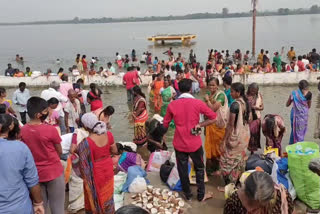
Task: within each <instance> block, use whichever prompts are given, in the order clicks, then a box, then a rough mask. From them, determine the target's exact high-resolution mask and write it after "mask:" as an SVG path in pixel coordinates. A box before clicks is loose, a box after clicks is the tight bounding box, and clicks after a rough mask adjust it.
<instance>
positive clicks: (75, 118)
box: [64, 89, 81, 133]
mask: <svg viewBox="0 0 320 214" xmlns="http://www.w3.org/2000/svg"><path fill="white" fill-rule="evenodd" d="M68 98H69V100H68V102H67V104H66V106H65V107H64V112H65V124H66V128H67V133H73V132H74V131H75V129H77V128H78V124H79V122H80V114H81V108H80V101H79V100H78V99H77V98H78V94H77V92H76V91H75V90H73V89H70V90H69V91H68Z"/></svg>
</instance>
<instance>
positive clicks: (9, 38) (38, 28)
mask: <svg viewBox="0 0 320 214" xmlns="http://www.w3.org/2000/svg"><path fill="white" fill-rule="evenodd" d="M251 26H252V19H251V18H230V19H203V20H182V21H158V22H137V23H111V24H75V25H31V26H0V32H1V34H0V48H1V49H0V71H1V73H3V70H4V69H5V68H6V64H7V63H8V62H11V63H14V59H15V55H16V54H20V55H21V56H23V57H24V59H25V66H30V67H31V69H32V70H40V71H44V70H45V69H47V68H52V69H54V70H56V69H57V66H55V60H56V59H57V58H59V59H61V60H62V64H61V66H62V67H64V68H67V67H70V66H71V65H72V64H73V63H74V60H75V55H76V54H77V53H80V54H86V55H87V57H88V58H91V57H92V56H97V57H99V58H100V59H102V61H101V65H103V66H105V65H106V63H107V61H114V59H115V53H116V52H119V53H120V54H121V55H122V56H124V54H126V53H131V50H132V49H136V50H137V56H141V53H142V52H143V51H149V52H151V53H153V55H154V56H159V58H160V59H161V58H163V57H164V55H162V53H163V52H164V51H165V50H167V49H168V47H169V45H166V46H154V45H153V43H152V42H149V41H147V37H148V36H152V35H155V34H159V33H161V34H164V33H170V34H174V33H176V34H179V33H194V34H197V36H198V37H197V39H196V40H195V43H194V44H193V45H191V46H181V45H178V44H172V46H173V52H175V53H177V52H181V53H183V54H184V55H186V54H188V53H189V51H190V49H194V50H195V53H196V54H197V57H198V60H200V62H201V63H205V61H206V57H207V50H208V49H211V48H214V49H218V50H222V49H229V50H230V51H234V50H235V49H238V48H239V49H241V50H242V51H246V50H251V40H252V36H251ZM319 29H320V15H299V16H275V17H258V18H257V50H259V49H260V48H265V49H267V50H269V51H270V53H273V52H274V51H279V50H280V49H281V47H282V46H285V47H286V49H287V48H289V46H291V45H293V46H295V47H296V49H297V50H298V51H297V52H298V53H306V52H308V51H310V50H311V49H312V48H313V47H316V46H317V45H319V38H320V31H319ZM170 46H171V45H170Z"/></svg>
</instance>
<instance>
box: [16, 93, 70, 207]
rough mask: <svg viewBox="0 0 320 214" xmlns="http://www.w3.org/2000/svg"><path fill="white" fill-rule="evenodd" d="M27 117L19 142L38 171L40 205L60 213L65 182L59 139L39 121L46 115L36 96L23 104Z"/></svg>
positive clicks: (50, 128)
mask: <svg viewBox="0 0 320 214" xmlns="http://www.w3.org/2000/svg"><path fill="white" fill-rule="evenodd" d="M27 112H28V116H29V118H30V121H29V123H28V124H26V125H25V126H23V127H22V129H21V140H22V141H23V142H24V143H25V144H26V145H27V146H28V147H29V149H30V150H31V153H32V155H33V158H34V160H35V164H36V167H37V170H38V176H39V184H40V187H41V192H42V198H43V203H44V204H43V205H44V207H45V210H47V211H48V210H49V209H50V210H51V213H64V202H65V182H64V175H63V166H62V165H61V162H60V155H61V154H62V148H61V138H60V136H59V134H58V132H57V130H56V129H55V128H54V127H52V126H50V125H47V124H44V123H43V122H44V121H45V119H46V118H47V116H48V114H49V110H48V103H47V101H45V100H44V99H42V98H40V97H31V98H30V99H29V100H28V103H27Z"/></svg>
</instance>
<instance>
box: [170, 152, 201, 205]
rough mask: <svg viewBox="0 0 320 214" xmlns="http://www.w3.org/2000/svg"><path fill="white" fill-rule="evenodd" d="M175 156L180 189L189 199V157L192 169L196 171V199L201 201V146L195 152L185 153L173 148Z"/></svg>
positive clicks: (190, 195)
mask: <svg viewBox="0 0 320 214" xmlns="http://www.w3.org/2000/svg"><path fill="white" fill-rule="evenodd" d="M175 152H176V158H177V168H178V172H179V177H180V181H181V185H182V190H183V192H184V194H185V196H186V198H187V199H191V197H192V193H191V190H190V180H189V173H188V162H189V157H191V159H192V161H193V164H194V169H195V171H196V182H197V187H198V196H197V198H198V200H199V201H202V199H203V198H204V195H205V186H204V163H203V148H202V146H201V147H200V148H199V149H198V150H197V151H195V152H191V153H186V152H179V151H177V150H175Z"/></svg>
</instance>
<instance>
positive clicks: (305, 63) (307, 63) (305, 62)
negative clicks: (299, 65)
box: [302, 59, 310, 67]
mask: <svg viewBox="0 0 320 214" xmlns="http://www.w3.org/2000/svg"><path fill="white" fill-rule="evenodd" d="M302 62H303V64H304V67H306V66H307V65H309V63H310V62H309V60H307V59H302Z"/></svg>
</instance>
